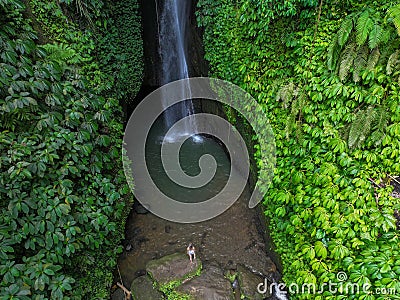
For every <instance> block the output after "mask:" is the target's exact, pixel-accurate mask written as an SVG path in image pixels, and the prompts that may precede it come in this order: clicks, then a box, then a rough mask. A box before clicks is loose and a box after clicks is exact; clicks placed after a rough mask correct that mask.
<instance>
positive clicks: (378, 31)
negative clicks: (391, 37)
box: [368, 24, 383, 50]
mask: <svg viewBox="0 0 400 300" xmlns="http://www.w3.org/2000/svg"><path fill="white" fill-rule="evenodd" d="M382 32H383V30H382V27H381V25H379V24H374V26H373V27H372V30H371V32H370V34H369V39H368V46H369V48H370V49H371V50H372V49H374V48H375V47H376V46H378V45H379V44H380V42H381V41H382V38H383V34H382Z"/></svg>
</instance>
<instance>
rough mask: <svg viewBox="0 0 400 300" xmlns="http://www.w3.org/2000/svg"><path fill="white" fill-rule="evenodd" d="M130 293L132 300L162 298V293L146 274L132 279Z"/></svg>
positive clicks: (156, 299)
mask: <svg viewBox="0 0 400 300" xmlns="http://www.w3.org/2000/svg"><path fill="white" fill-rule="evenodd" d="M131 293H132V298H133V300H149V299H151V300H161V299H164V296H163V294H162V293H161V292H160V291H158V290H157V289H156V288H155V287H154V286H153V282H152V281H151V279H150V278H149V276H147V275H144V276H140V277H138V278H136V279H135V280H133V282H132V285H131Z"/></svg>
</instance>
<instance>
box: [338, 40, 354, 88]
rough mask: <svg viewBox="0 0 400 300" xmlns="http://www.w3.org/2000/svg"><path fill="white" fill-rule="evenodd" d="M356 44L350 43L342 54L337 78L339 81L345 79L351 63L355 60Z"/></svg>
mask: <svg viewBox="0 0 400 300" xmlns="http://www.w3.org/2000/svg"><path fill="white" fill-rule="evenodd" d="M356 55H357V52H356V44H355V43H350V44H348V45H347V46H346V47H345V48H344V50H343V53H342V57H341V61H340V66H339V78H340V80H342V81H343V80H344V79H346V77H347V75H348V74H349V71H350V68H351V66H352V65H353V61H354V59H355V58H356Z"/></svg>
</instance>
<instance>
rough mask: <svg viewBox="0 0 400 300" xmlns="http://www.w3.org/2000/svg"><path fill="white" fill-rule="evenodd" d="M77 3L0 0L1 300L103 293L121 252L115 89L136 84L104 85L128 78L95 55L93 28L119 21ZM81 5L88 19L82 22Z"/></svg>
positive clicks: (122, 204)
mask: <svg viewBox="0 0 400 300" xmlns="http://www.w3.org/2000/svg"><path fill="white" fill-rule="evenodd" d="M69 2H71V1H60V2H57V1H30V2H29V7H30V9H31V10H26V7H25V4H24V3H22V2H21V1H18V0H0V24H1V27H0V48H1V61H0V94H1V97H0V150H1V156H0V170H1V173H0V174H1V175H0V199H1V200H0V209H1V212H0V232H1V234H0V245H1V247H0V274H1V277H2V280H1V283H0V297H1V299H81V298H84V299H107V298H109V287H110V284H111V280H112V269H113V268H114V267H115V263H116V257H117V253H119V251H120V250H121V249H120V247H119V246H118V244H119V242H120V240H121V238H123V230H124V228H123V226H124V222H125V218H126V214H127V211H128V210H127V209H126V207H127V205H130V204H131V199H132V198H131V196H130V195H129V188H128V186H127V184H126V182H125V177H124V175H123V172H122V165H121V136H122V118H121V117H122V113H121V109H120V106H119V103H118V99H117V98H115V97H112V96H115V95H118V96H120V95H123V94H126V93H128V92H129V93H132V92H135V91H136V90H137V87H138V86H139V84H140V83H139V82H138V81H135V82H132V83H131V84H130V86H129V87H128V88H127V90H126V91H125V92H121V91H119V92H118V93H114V92H112V91H109V92H108V90H109V89H113V88H115V86H118V83H115V84H114V83H113V82H112V81H111V83H107V82H109V81H110V80H109V78H111V77H116V78H117V80H118V78H120V79H121V82H123V81H124V80H127V79H126V77H124V76H123V74H120V73H116V71H115V70H114V73H113V74H109V73H105V72H104V71H103V70H102V68H101V65H102V64H103V65H105V64H108V63H110V61H107V62H104V61H103V62H102V61H99V58H98V56H97V55H95V54H96V52H97V51H99V50H98V49H99V48H98V46H97V45H96V42H95V37H96V38H98V39H100V38H103V39H106V38H107V37H104V35H103V33H104V32H103V31H101V30H100V29H96V28H98V27H96V26H99V24H104V23H106V21H107V20H109V23H111V24H113V21H112V19H107V10H105V11H103V12H101V13H100V11H99V9H100V8H102V7H103V5H102V2H101V1H87V2H86V1H76V2H73V3H69ZM131 3H132V4H134V3H136V2H135V1H132V2H131ZM79 4H80V5H83V4H85V5H84V6H82V7H81V10H80V12H81V13H82V14H83V16H84V17H89V18H90V19H89V20H88V19H86V20H84V21H81V22H77V21H76V20H75V21H74V17H76V16H74V15H73V14H72V13H71V12H70V11H75V7H73V5H79ZM67 5H71V7H70V6H67ZM133 7H134V8H135V7H137V6H133ZM135 15H137V14H135ZM27 16H29V17H30V18H27ZM77 19H78V20H79V19H82V17H78V18H77ZM101 20H102V22H100V21H101ZM135 20H136V21H137V19H135ZM110 26H111V25H110ZM112 26H114V27H115V26H116V25H112ZM137 26H138V24H136V28H137ZM33 28H35V29H37V30H36V31H35V30H34V29H33ZM85 28H86V29H85ZM37 34H38V35H39V36H40V38H39V39H38V38H37ZM134 34H136V33H134ZM140 38H141V37H140V36H138V35H137V36H132V38H131V40H133V39H136V42H135V45H139V41H140ZM50 42H51V43H50ZM103 50H104V49H103V48H102V49H101V51H103ZM134 50H135V51H133V52H134V53H135V55H136V56H137V57H139V58H138V59H140V53H141V52H140V51H141V47H139V48H135V49H134ZM124 51H125V55H128V51H131V52H132V49H129V48H128V49H125V50H124ZM138 54H139V55H138ZM125 62H126V58H118V57H116V58H114V61H113V62H112V63H111V64H114V65H115V64H117V63H119V64H121V65H124V63H125ZM134 70H135V71H134V72H132V74H133V75H129V76H130V77H129V78H130V79H135V80H137V79H138V78H140V77H141V65H138V66H137V67H136V69H134ZM121 88H122V87H121V86H118V89H121Z"/></svg>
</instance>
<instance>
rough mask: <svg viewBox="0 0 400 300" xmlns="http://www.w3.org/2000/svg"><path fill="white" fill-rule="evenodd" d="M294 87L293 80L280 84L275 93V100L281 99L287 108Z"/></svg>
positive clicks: (293, 92)
mask: <svg viewBox="0 0 400 300" xmlns="http://www.w3.org/2000/svg"><path fill="white" fill-rule="evenodd" d="M295 93H296V88H295V85H294V83H293V82H290V83H288V84H287V85H284V86H282V87H281V88H280V89H279V91H278V92H277V94H276V101H279V100H282V101H283V107H284V108H288V107H289V104H290V102H291V101H292V100H293V97H294V96H295Z"/></svg>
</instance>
